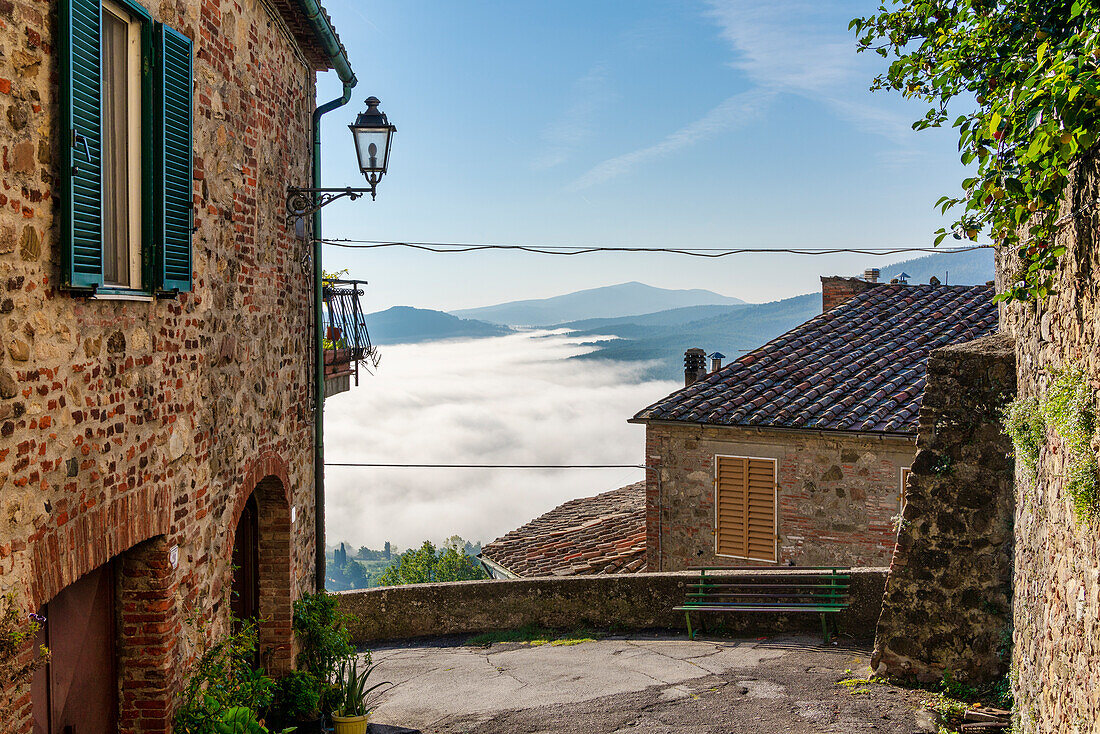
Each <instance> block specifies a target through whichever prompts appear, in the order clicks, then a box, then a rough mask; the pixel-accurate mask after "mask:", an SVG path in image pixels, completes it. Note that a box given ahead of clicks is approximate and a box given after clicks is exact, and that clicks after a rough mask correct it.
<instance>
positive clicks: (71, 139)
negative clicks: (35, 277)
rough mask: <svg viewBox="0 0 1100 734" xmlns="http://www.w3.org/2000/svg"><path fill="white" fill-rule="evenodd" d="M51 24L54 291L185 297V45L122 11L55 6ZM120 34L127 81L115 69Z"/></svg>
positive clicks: (103, 5)
mask: <svg viewBox="0 0 1100 734" xmlns="http://www.w3.org/2000/svg"><path fill="white" fill-rule="evenodd" d="M104 17H106V18H107V21H109V22H111V23H114V22H115V20H116V19H121V20H122V21H123V22H124V23H126V22H128V23H132V24H133V28H135V29H136V30H135V31H125V30H124V29H122V30H120V28H118V27H115V26H114V25H112V26H111V27H108V28H105V27H104V23H105V21H104ZM59 20H60V23H59V25H60V28H59V30H60V33H59V36H60V39H59V49H60V61H61V64H60V71H61V85H60V93H61V126H62V140H64V141H65V143H66V144H67V145H66V149H65V152H64V153H63V155H62V156H61V194H62V213H61V217H62V222H61V248H62V251H61V262H62V281H63V283H62V285H63V287H65V288H68V289H72V290H75V291H81V292H85V293H87V292H113V291H120V290H121V291H126V292H129V291H141V292H145V293H151V292H156V293H175V292H179V291H187V290H190V289H191V156H192V153H191V146H192V84H193V78H194V75H193V68H192V52H193V49H192V44H191V42H190V40H189V39H187V37H185V36H183V35H182V34H180V33H179V32H177V31H174V30H172V29H171V28H168V27H167V26H164V25H162V24H159V23H154V22H153V20H152V18H151V17H150V16H149V14H148V12H147V11H146V10H145V9H144V8H142V7H141V6H140V5H138V4H136V3H134V2H130V1H129V0H114V1H111V0H108V1H107V2H101V1H100V0H61V2H60V3H59ZM126 33H130V34H131V35H130V36H129V37H130V38H140V59H139V62H140V63H139V66H140V69H139V71H138V73H137V74H134V75H130V74H128V73H127V72H126V68H131V67H130V66H129V62H124V65H123V66H119V67H117V68H115V67H112V60H113V59H115V58H116V57H115V54H117V53H119V52H118V48H119V46H120V39H124V38H125V37H126V36H125V34H126ZM105 59H106V61H105ZM104 80H106V82H105V81H104ZM123 86H124V87H125V88H124V89H123V88H122V87H123ZM105 95H106V96H105ZM105 101H106V104H105ZM108 143H109V144H108ZM120 146H125V149H124V150H123V149H122V147H120ZM122 167H124V169H123V168H122ZM123 189H125V191H123Z"/></svg>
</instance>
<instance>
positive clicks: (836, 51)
mask: <svg viewBox="0 0 1100 734" xmlns="http://www.w3.org/2000/svg"><path fill="white" fill-rule="evenodd" d="M707 4H708V5H709V6H710V10H709V12H708V15H709V16H710V17H711V18H712V19H713V20H714V22H715V23H717V25H718V27H719V30H720V34H721V36H722V38H724V39H726V40H727V41H728V42H729V44H730V47H731V49H732V50H733V51H734V54H735V58H734V60H733V61H732V62H730V65H731V66H732V67H734V68H735V69H738V70H740V71H742V72H744V73H745V75H746V76H747V77H748V78H749V79H750V80H751V81H752V82H753V83H754V84H756V85H757V87H758V88H760V89H769V90H772V91H775V92H784V93H788V94H794V95H797V96H800V97H804V98H806V99H810V100H814V101H817V102H820V103H822V104H824V105H825V106H827V107H828V108H830V109H832V111H833V112H834V113H835V114H836V115H837V116H839V117H841V118H842V119H845V120H847V121H849V122H851V123H852V124H853V125H855V126H856V127H857V129H859V130H861V131H863V132H867V133H870V134H872V135H879V136H882V137H884V138H886V139H888V140H890V142H892V143H894V144H895V145H898V146H908V145H910V144H911V142H912V138H911V135H912V127H911V121H910V120H909V119H908V118H907V117H905V116H904V115H900V114H898V113H896V112H893V111H890V110H887V109H884V108H882V107H877V106H875V105H873V104H871V103H869V102H863V101H859V100H860V99H861V98H864V97H865V94H866V91H867V87H868V85H869V81H870V79H871V77H872V75H873V73H874V71H873V69H874V68H875V63H876V61H875V60H876V59H877V57H874V59H871V58H870V57H859V56H857V55H856V52H855V41H854V39H853V37H852V36H851V34H850V33H848V31H847V23H845V22H843V21H838V20H837V14H836V12H835V5H834V4H833V3H828V2H813V3H808V2H804V1H803V0H708V3H707Z"/></svg>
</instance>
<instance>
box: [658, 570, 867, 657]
mask: <svg viewBox="0 0 1100 734" xmlns="http://www.w3.org/2000/svg"><path fill="white" fill-rule="evenodd" d="M692 570H697V571H699V581H698V582H697V583H691V584H688V593H687V598H686V599H685V600H684V603H683V604H682V605H681V606H678V607H673V609H675V610H676V611H682V612H683V613H684V617H685V618H686V619H687V628H688V635H689V636H690V637H691V639H693V640H694V639H695V630H694V629H693V628H692V626H691V613H692V612H775V613H779V614H786V613H797V612H810V613H817V614H820V615H821V632H822V634H823V635H824V637H825V642H826V643H828V642H829V640H830V639H832V637H833V636H835V635H836V634H839V632H840V628H839V627H838V626H837V623H836V615H837V614H838V613H840V612H842V611H844V610H845V609H847V608H848V606H849V601H848V589H849V586H850V584H851V579H852V577H851V575H850V574H849V573H848V569H846V568H832V567H802V568H798V567H779V568H766V567H760V566H748V567H737V568H721V567H706V568H699V569H692ZM708 571H766V572H767V575H766V576H757V577H753V576H715V575H711V576H707V572H708Z"/></svg>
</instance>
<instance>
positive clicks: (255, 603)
mask: <svg viewBox="0 0 1100 734" xmlns="http://www.w3.org/2000/svg"><path fill="white" fill-rule="evenodd" d="M257 514H258V513H257V509H256V495H252V496H251V497H249V498H248V502H246V503H245V505H244V511H243V512H241V519H240V520H239V521H238V522H237V531H236V535H235V537H234V539H233V598H232V599H231V600H230V608H231V609H232V610H233V616H234V617H236V618H237V619H242V620H243V619H257V618H258V617H259V616H260V575H259V570H260V568H259V563H260V548H259V539H258V531H257Z"/></svg>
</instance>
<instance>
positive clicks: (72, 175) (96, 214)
mask: <svg viewBox="0 0 1100 734" xmlns="http://www.w3.org/2000/svg"><path fill="white" fill-rule="evenodd" d="M100 12H101V11H100V0H61V3H60V7H59V33H58V35H59V36H60V38H59V45H60V51H61V88H60V93H61V140H62V154H61V271H62V286H63V287H65V288H74V289H90V290H94V289H95V288H97V287H98V286H100V285H102V284H103V245H102V242H103V206H102V198H101V192H102V188H103V175H102V171H101V169H100V151H101V150H102V148H101V137H100V126H101V119H100V95H101V90H100V59H99V54H100Z"/></svg>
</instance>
